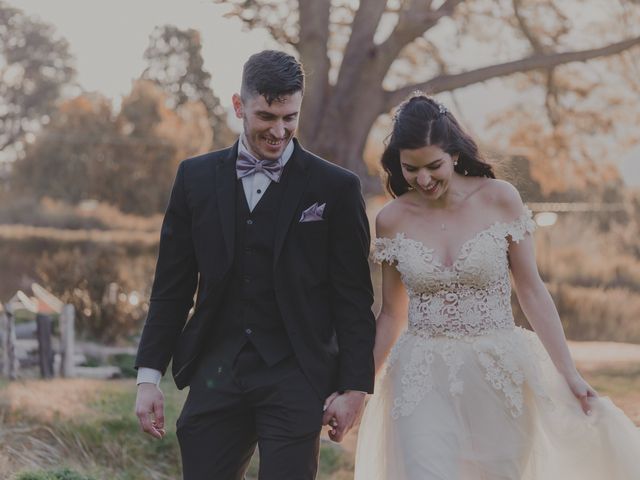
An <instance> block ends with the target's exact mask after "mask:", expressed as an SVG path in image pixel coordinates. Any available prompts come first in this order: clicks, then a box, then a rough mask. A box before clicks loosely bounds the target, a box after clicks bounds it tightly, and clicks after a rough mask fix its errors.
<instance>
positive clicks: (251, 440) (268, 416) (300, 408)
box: [177, 342, 324, 480]
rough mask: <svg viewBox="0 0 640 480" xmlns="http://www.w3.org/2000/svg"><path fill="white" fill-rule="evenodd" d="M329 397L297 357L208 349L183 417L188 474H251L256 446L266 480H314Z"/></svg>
mask: <svg viewBox="0 0 640 480" xmlns="http://www.w3.org/2000/svg"><path fill="white" fill-rule="evenodd" d="M226 358H227V359H228V358H229V357H228V356H227V357H226ZM323 403H324V402H323V399H320V398H319V397H318V395H317V394H316V393H315V391H314V389H313V387H312V386H311V384H310V383H309V382H308V380H307V379H306V377H305V375H304V374H303V373H302V371H301V369H300V367H299V365H298V363H297V361H296V359H295V357H293V356H290V357H288V358H286V359H284V360H283V361H281V362H280V363H278V364H276V365H274V366H271V367H268V366H267V365H266V364H265V363H264V361H263V360H262V358H261V357H260V355H259V354H258V353H257V351H256V350H255V348H254V347H253V346H252V345H251V343H250V342H247V343H246V344H245V345H244V347H243V348H242V350H241V351H240V353H239V354H238V355H237V356H236V357H235V358H234V359H233V361H228V360H225V356H222V355H217V354H216V353H215V352H209V353H207V354H205V355H204V356H203V357H202V358H201V360H200V364H199V366H198V369H197V370H196V372H195V374H194V377H193V378H192V381H191V385H190V390H189V395H188V397H187V400H186V402H185V405H184V408H183V410H182V413H181V415H180V418H179V419H178V422H177V435H178V441H179V443H180V451H181V455H182V465H183V472H184V480H236V479H243V478H244V474H245V471H246V469H247V467H248V464H249V460H250V459H251V456H252V454H253V452H254V450H255V448H256V445H257V446H258V449H259V455H260V470H259V479H260V480H307V479H314V478H315V475H316V471H317V468H318V454H319V437H320V430H321V428H322V415H323V412H322V407H323Z"/></svg>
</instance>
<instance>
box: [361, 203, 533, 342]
mask: <svg viewBox="0 0 640 480" xmlns="http://www.w3.org/2000/svg"><path fill="white" fill-rule="evenodd" d="M534 229H535V223H534V222H533V219H532V215H531V211H530V210H529V209H527V208H525V210H524V211H523V213H522V214H521V215H520V216H519V217H518V218H517V219H515V220H513V221H511V222H506V223H505V222H495V223H493V224H491V225H490V226H489V227H487V228H485V229H483V230H481V231H479V232H478V233H476V234H475V235H474V236H473V237H472V238H470V239H469V240H467V241H466V242H465V243H464V244H463V245H462V247H461V249H460V252H459V253H458V255H457V257H456V259H455V261H454V263H453V264H452V265H451V266H446V265H444V264H443V263H442V262H441V261H440V260H439V259H438V258H437V257H436V256H435V252H434V250H433V249H432V248H429V247H428V246H427V245H425V244H423V243H422V242H420V241H417V240H412V239H410V238H407V237H406V236H405V235H404V233H398V234H397V235H396V236H395V238H377V239H376V240H375V245H374V250H373V259H374V261H376V262H377V263H382V262H389V263H390V264H393V265H395V266H396V268H397V269H398V271H399V272H400V274H401V277H402V281H403V283H404V285H405V287H406V289H407V293H408V294H409V319H408V332H409V333H413V334H417V335H420V336H425V337H432V336H439V335H444V336H448V337H454V338H460V337H462V336H467V335H479V334H482V333H484V332H487V331H493V330H499V329H504V328H513V327H514V322H513V314H512V312H511V284H510V281H509V261H508V257H507V251H508V246H509V238H510V239H511V240H512V241H514V242H519V241H520V240H522V239H523V238H524V236H525V234H526V233H527V232H532V231H533V230H534Z"/></svg>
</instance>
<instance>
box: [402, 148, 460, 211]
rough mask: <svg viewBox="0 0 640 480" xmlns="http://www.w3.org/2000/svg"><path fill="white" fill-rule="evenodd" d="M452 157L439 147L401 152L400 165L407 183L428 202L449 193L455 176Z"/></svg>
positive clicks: (453, 158) (454, 157) (454, 158)
mask: <svg viewBox="0 0 640 480" xmlns="http://www.w3.org/2000/svg"><path fill="white" fill-rule="evenodd" d="M456 158H457V155H455V156H453V157H452V156H451V155H449V154H448V153H447V152H445V151H444V150H442V149H441V148H440V147H438V146H437V145H428V146H426V147H421V148H416V149H413V150H400V165H401V166H402V174H403V175H404V178H405V180H406V181H407V183H408V184H409V185H410V186H411V187H412V188H413V189H415V190H416V191H417V192H418V193H420V194H421V195H423V196H424V197H425V198H427V199H428V200H437V199H438V198H442V196H443V195H444V194H445V193H446V192H447V189H448V188H449V184H450V182H451V177H452V176H453V174H454V170H453V162H454V161H455V160H456Z"/></svg>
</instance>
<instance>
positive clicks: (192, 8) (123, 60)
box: [6, 0, 640, 186]
mask: <svg viewBox="0 0 640 480" xmlns="http://www.w3.org/2000/svg"><path fill="white" fill-rule="evenodd" d="M6 1H7V3H8V4H10V5H12V6H14V7H17V8H20V9H22V10H23V11H25V12H26V13H28V14H31V15H34V16H37V17H39V18H40V19H41V20H43V21H46V22H48V23H51V24H53V25H54V26H55V27H56V29H57V31H58V33H59V34H60V35H62V36H63V37H64V38H66V39H67V40H68V42H69V44H70V50H71V53H72V54H73V55H74V56H75V58H76V68H77V71H78V81H79V83H80V85H81V86H82V88H83V89H84V90H87V91H97V92H100V93H101V94H103V95H105V96H107V97H109V98H111V99H113V100H114V102H115V103H116V104H118V103H119V100H120V98H121V97H122V96H123V95H125V94H127V93H128V92H130V90H131V82H132V81H133V80H134V79H135V78H137V77H138V76H139V75H140V74H141V73H142V71H143V70H144V68H145V62H144V60H143V53H144V51H145V49H146V47H147V45H148V42H149V35H150V34H151V32H152V31H153V29H154V28H155V27H156V26H161V25H166V24H171V25H175V26H177V27H179V28H183V29H186V28H194V29H196V30H198V31H199V32H200V33H201V37H202V43H203V48H202V54H203V57H204V60H205V68H206V69H207V70H208V71H209V72H210V73H211V75H212V88H213V91H214V92H215V93H216V95H217V96H218V97H220V101H221V103H222V105H223V106H224V107H226V108H230V107H231V96H232V95H233V93H235V92H236V91H237V90H238V87H239V84H240V78H241V71H242V65H243V64H244V62H245V60H246V59H247V58H248V57H249V56H250V55H251V54H253V53H255V52H258V51H260V50H263V49H265V48H278V45H277V44H276V43H275V42H274V41H273V40H272V39H271V38H270V37H269V35H268V34H267V33H266V32H265V31H262V30H254V31H245V30H244V29H243V27H242V25H241V23H240V21H238V20H237V19H233V18H224V13H225V12H226V11H227V9H228V7H226V6H221V5H217V4H214V3H213V1H212V0H180V1H177V0H109V1H103V0H6ZM512 98H513V97H510V96H509V95H506V94H505V91H504V88H503V86H502V85H501V83H500V82H495V81H494V82H488V83H485V84H482V85H476V86H472V87H468V88H465V89H463V90H462V91H461V92H460V93H459V95H458V100H459V101H462V103H463V104H464V120H465V121H466V123H469V124H471V125H473V126H474V128H473V133H474V134H478V133H481V132H482V131H483V125H484V122H485V121H486V119H487V117H488V115H490V114H491V113H492V112H493V111H496V112H497V111H499V110H500V109H502V108H504V107H505V106H506V104H508V103H509V102H510V100H511V99H512ZM445 102H446V99H445ZM620 168H621V172H622V174H623V177H624V178H625V180H626V181H627V182H628V183H629V184H632V185H638V186H640V145H639V146H638V148H636V149H635V150H632V151H631V152H629V154H628V155H627V156H626V157H625V158H624V159H623V161H622V162H621V167H620Z"/></svg>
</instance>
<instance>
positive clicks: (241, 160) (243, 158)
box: [236, 150, 282, 182]
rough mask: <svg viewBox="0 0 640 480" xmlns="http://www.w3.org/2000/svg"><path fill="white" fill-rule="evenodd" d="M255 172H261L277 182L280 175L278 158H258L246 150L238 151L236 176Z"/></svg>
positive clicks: (280, 167) (280, 169)
mask: <svg viewBox="0 0 640 480" xmlns="http://www.w3.org/2000/svg"><path fill="white" fill-rule="evenodd" d="M256 172H262V173H264V174H265V175H266V176H267V177H269V178H270V179H271V180H272V181H274V182H279V181H280V175H282V165H281V164H280V161H279V160H272V161H269V160H258V159H257V158H256V157H254V156H253V155H251V154H250V153H248V152H245V151H242V150H241V151H239V152H238V160H237V161H236V175H237V177H238V178H242V177H246V176H247V175H251V174H252V173H256Z"/></svg>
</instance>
